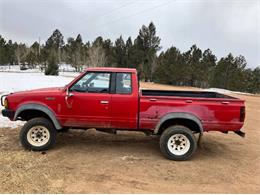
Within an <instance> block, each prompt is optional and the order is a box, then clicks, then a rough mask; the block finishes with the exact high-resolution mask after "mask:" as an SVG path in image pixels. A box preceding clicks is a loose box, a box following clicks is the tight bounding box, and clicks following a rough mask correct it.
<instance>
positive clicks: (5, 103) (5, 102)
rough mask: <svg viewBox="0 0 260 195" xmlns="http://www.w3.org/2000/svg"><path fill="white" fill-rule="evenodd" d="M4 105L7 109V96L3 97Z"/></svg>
mask: <svg viewBox="0 0 260 195" xmlns="http://www.w3.org/2000/svg"><path fill="white" fill-rule="evenodd" d="M4 107H5V108H6V109H7V108H8V100H7V98H5V99H4Z"/></svg>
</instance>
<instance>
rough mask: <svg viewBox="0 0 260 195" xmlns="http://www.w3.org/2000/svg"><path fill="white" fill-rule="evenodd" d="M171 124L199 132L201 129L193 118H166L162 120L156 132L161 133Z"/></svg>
mask: <svg viewBox="0 0 260 195" xmlns="http://www.w3.org/2000/svg"><path fill="white" fill-rule="evenodd" d="M173 125H182V126H185V127H187V128H189V129H190V130H191V131H193V132H196V133H199V132H200V131H201V130H200V126H199V125H198V123H196V122H195V121H193V120H190V119H184V118H174V119H168V120H166V121H164V122H163V123H162V124H161V126H160V128H159V131H158V134H159V135H161V134H162V132H163V131H164V130H165V129H167V128H168V127H170V126H173Z"/></svg>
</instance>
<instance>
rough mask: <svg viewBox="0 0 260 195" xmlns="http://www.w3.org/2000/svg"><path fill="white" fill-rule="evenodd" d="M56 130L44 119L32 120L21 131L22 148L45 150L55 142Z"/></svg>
mask: <svg viewBox="0 0 260 195" xmlns="http://www.w3.org/2000/svg"><path fill="white" fill-rule="evenodd" d="M56 133H57V132H56V129H55V127H54V126H53V124H52V122H51V121H49V120H48V119H46V118H33V119H31V120H29V121H28V122H27V123H26V124H25V125H24V126H23V128H22V129H21V132H20V141H21V144H22V146H23V147H24V148H26V149H29V150H34V151H42V150H47V149H49V148H50V147H51V146H53V144H54V143H55V141H56Z"/></svg>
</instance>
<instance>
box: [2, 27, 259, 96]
mask: <svg viewBox="0 0 260 195" xmlns="http://www.w3.org/2000/svg"><path fill="white" fill-rule="evenodd" d="M160 42H161V39H160V37H159V36H158V35H157V34H156V27H155V25H154V24H153V23H152V22H151V23H150V24H149V25H148V26H145V25H143V26H142V27H141V29H140V30H139V33H138V35H137V37H136V38H135V39H132V38H131V37H129V38H128V39H127V40H126V41H125V40H124V39H123V38H122V36H120V37H119V38H118V39H116V40H115V42H112V41H111V40H110V39H103V37H101V36H99V37H97V38H96V39H95V40H94V41H93V42H89V41H88V42H83V40H82V37H81V35H80V34H78V35H77V36H76V37H75V38H73V37H69V38H68V39H67V40H66V42H64V37H63V35H62V33H61V32H60V31H59V30H58V29H56V30H55V31H54V32H53V33H52V35H51V36H50V37H49V38H48V39H47V41H46V42H45V43H44V44H41V45H39V42H37V41H36V42H34V43H33V44H32V45H31V46H30V47H28V46H27V45H26V44H24V43H19V44H18V43H17V42H14V43H13V41H12V40H8V41H7V40H5V39H4V38H3V37H2V36H1V35H0V64H3V65H5V64H6V65H13V64H19V65H21V66H25V65H26V66H28V67H30V68H35V67H36V65H38V66H40V67H41V69H42V70H44V71H45V74H47V75H48V74H51V75H57V74H58V64H61V63H66V64H71V65H72V66H73V67H75V70H76V71H82V69H83V68H84V67H102V66H106V67H128V68H136V69H137V70H138V72H139V77H140V78H141V79H142V80H144V81H153V82H157V83H163V84H170V85H177V86H193V87H200V88H208V87H216V88H224V89H229V90H236V91H244V92H250V93H260V68H259V67H257V68H255V69H251V68H248V67H247V62H246V59H245V58H244V57H243V56H242V55H239V56H233V55H232V54H231V53H229V54H227V56H224V57H221V58H220V59H219V60H217V57H216V56H215V55H214V54H213V52H212V51H211V50H210V49H206V50H205V51H202V50H201V49H200V48H198V47H197V46H196V45H195V44H194V45H192V46H191V47H190V49H189V50H188V51H186V52H181V51H180V50H179V49H178V48H176V47H174V46H172V47H171V48H169V49H167V50H166V51H161V46H160Z"/></svg>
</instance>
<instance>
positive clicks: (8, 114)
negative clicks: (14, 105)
mask: <svg viewBox="0 0 260 195" xmlns="http://www.w3.org/2000/svg"><path fill="white" fill-rule="evenodd" d="M14 114H15V112H14V111H13V110H9V109H3V110H2V115H3V116H5V117H8V118H9V119H10V120H13V118H14Z"/></svg>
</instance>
